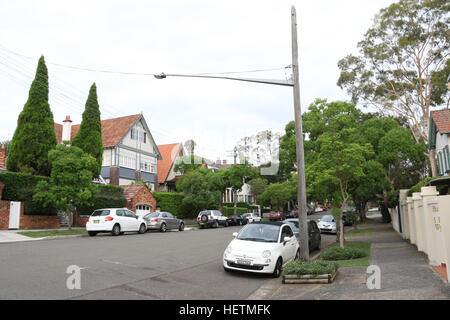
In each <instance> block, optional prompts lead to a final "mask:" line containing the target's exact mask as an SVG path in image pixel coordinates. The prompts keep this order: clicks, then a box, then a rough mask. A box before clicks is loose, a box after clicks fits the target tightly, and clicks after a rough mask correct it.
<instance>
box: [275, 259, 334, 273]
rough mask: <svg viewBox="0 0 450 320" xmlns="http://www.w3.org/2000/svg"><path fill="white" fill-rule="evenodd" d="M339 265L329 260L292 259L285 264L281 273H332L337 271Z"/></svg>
mask: <svg viewBox="0 0 450 320" xmlns="http://www.w3.org/2000/svg"><path fill="white" fill-rule="evenodd" d="M338 269H339V265H338V264H337V263H336V262H330V261H321V260H313V261H308V262H305V261H300V260H293V261H291V262H289V263H288V264H286V266H285V267H284V269H283V273H284V274H286V275H288V274H289V275H307V274H333V273H335V272H337V270H338Z"/></svg>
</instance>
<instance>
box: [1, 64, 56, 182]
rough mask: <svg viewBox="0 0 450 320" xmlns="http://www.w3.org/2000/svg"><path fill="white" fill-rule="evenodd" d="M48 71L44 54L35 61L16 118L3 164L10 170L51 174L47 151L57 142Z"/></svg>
mask: <svg viewBox="0 0 450 320" xmlns="http://www.w3.org/2000/svg"><path fill="white" fill-rule="evenodd" d="M48 92H49V91H48V70H47V66H46V65H45V60H44V56H41V58H40V59H39V62H38V66H37V70H36V76H35V78H34V80H33V82H32V84H31V88H30V91H29V94H28V100H27V102H26V103H25V105H24V107H23V110H22V112H21V113H20V115H19V118H18V120H17V127H16V131H15V132H14V136H13V138H12V140H11V145H10V149H9V152H8V159H7V162H6V166H7V168H8V170H10V171H16V172H17V171H20V172H28V173H32V174H36V175H45V176H48V175H49V174H50V164H49V161H48V152H49V151H50V150H52V149H54V148H55V146H56V144H57V140H56V136H55V124H54V121H53V113H52V111H51V110H50V105H49V103H48Z"/></svg>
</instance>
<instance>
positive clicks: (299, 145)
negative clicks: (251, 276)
mask: <svg viewBox="0 0 450 320" xmlns="http://www.w3.org/2000/svg"><path fill="white" fill-rule="evenodd" d="M291 27H292V72H293V77H294V111H295V138H296V139H295V140H296V149H297V153H296V154H297V174H298V194H297V199H298V222H299V243H300V259H301V260H303V261H309V245H308V221H307V208H306V179H305V152H304V147H303V125H302V109H301V105H300V81H299V73H298V69H299V65H298V44H297V13H296V11H295V7H294V6H292V8H291Z"/></svg>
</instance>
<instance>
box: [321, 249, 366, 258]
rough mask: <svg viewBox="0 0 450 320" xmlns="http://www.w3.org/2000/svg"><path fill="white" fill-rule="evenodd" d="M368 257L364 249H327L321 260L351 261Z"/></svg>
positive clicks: (322, 253)
mask: <svg viewBox="0 0 450 320" xmlns="http://www.w3.org/2000/svg"><path fill="white" fill-rule="evenodd" d="M365 256H367V254H366V253H365V252H364V250H362V249H358V248H349V247H345V248H341V247H331V248H328V249H325V250H324V251H322V252H321V254H320V258H322V259H323V260H331V261H336V260H350V259H358V258H363V257H365Z"/></svg>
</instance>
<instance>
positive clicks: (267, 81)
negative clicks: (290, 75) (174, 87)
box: [154, 72, 294, 87]
mask: <svg viewBox="0 0 450 320" xmlns="http://www.w3.org/2000/svg"><path fill="white" fill-rule="evenodd" d="M154 77H155V78H156V79H165V78H167V77H188V78H208V79H224V80H235V81H245V82H254V83H263V84H271V85H277V86H287V87H293V86H294V82H293V81H291V80H286V81H284V80H273V79H253V78H236V77H223V76H207V75H194V74H165V73H164V72H162V73H160V74H155V75H154Z"/></svg>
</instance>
